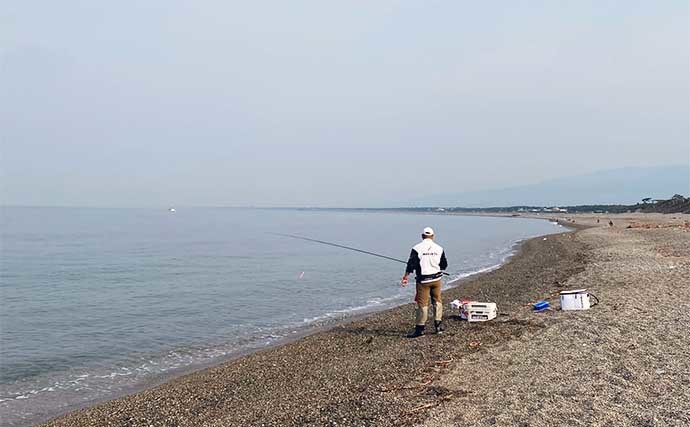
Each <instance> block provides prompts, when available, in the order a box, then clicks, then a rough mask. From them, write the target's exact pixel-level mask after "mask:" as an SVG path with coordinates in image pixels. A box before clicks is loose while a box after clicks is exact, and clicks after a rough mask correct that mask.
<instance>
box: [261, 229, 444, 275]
mask: <svg viewBox="0 0 690 427" xmlns="http://www.w3.org/2000/svg"><path fill="white" fill-rule="evenodd" d="M269 234H273V235H276V236H283V237H290V238H293V239H299V240H306V241H308V242H315V243H321V244H322V245H328V246H335V247H336V248H342V249H348V250H350V251H355V252H360V253H363V254H367V255H373V256H376V257H379V258H384V259H389V260H391V261H396V262H400V263H403V264H407V261H403V260H401V259H398V258H393V257H389V256H386V255H381V254H377V253H375V252H370V251H365V250H364V249H357V248H353V247H350V246H345V245H340V244H338V243H332V242H326V241H324V240H317V239H310V238H309V237H302V236H297V235H294V234H285V233H269ZM441 273H442V274H443V275H444V276H450V274H448V273H446V272H445V271H442V272H441Z"/></svg>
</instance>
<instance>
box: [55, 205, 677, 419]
mask: <svg viewBox="0 0 690 427" xmlns="http://www.w3.org/2000/svg"><path fill="white" fill-rule="evenodd" d="M597 219H599V220H600V221H599V222H597V221H596V220H597ZM609 219H610V220H612V221H613V224H614V225H613V226H609V225H608V221H609ZM558 220H559V221H561V222H562V223H563V224H564V225H569V226H571V227H576V228H577V231H576V232H570V233H563V234H559V235H552V236H548V237H539V238H534V239H531V240H529V241H526V242H524V243H523V245H522V247H521V249H520V251H519V252H518V253H517V254H516V255H515V256H514V257H513V258H512V259H511V260H510V261H509V262H508V263H507V264H506V265H504V266H503V267H501V268H499V269H497V270H494V271H491V272H488V273H485V274H481V275H477V276H473V277H470V278H467V279H464V280H463V281H461V282H460V283H458V284H457V286H456V287H454V288H453V289H450V290H448V291H446V292H444V306H445V307H446V310H447V307H448V303H449V302H450V301H452V300H453V299H456V298H459V299H471V300H478V301H490V302H496V303H497V304H498V307H499V315H498V317H497V318H496V319H495V320H493V321H490V322H478V323H468V322H466V321H462V320H460V319H459V318H457V317H456V316H454V313H451V312H450V311H449V310H447V311H446V314H445V317H446V319H445V323H446V328H447V330H446V332H445V333H444V334H442V335H434V334H432V333H431V332H430V331H429V329H433V328H427V334H426V335H425V336H424V337H421V338H418V339H406V338H404V336H405V334H406V333H407V332H408V331H409V329H410V328H411V326H412V323H413V318H414V305H413V304H412V303H410V304H406V305H403V306H400V307H397V308H394V309H390V310H387V311H383V312H379V313H375V314H372V315H369V316H366V317H362V318H357V319H354V320H351V321H348V322H346V323H341V324H338V325H336V326H334V327H332V328H330V329H327V330H324V331H321V332H318V333H315V334H313V335H310V336H307V337H304V338H301V339H299V340H296V341H294V342H291V343H287V344H285V345H282V346H279V347H275V348H271V349H267V350H264V351H261V352H258V353H254V354H251V355H248V356H245V357H243V358H240V359H237V360H234V361H230V362H227V363H224V364H221V365H218V366H214V367H211V368H208V369H205V370H201V371H198V372H194V373H191V374H188V375H185V376H183V377H179V378H176V379H173V380H171V381H169V382H167V383H165V384H163V385H160V386H157V387H155V388H151V389H148V390H144V391H142V392H139V393H136V394H132V395H129V396H124V397H121V398H118V399H115V400H112V401H108V402H104V403H101V404H98V405H96V406H93V407H90V408H86V409H81V410H77V411H74V412H71V413H69V414H66V415H63V416H61V417H58V418H56V419H53V420H51V421H49V422H48V423H46V424H43V425H45V426H247V425H252V426H254V425H256V426H304V425H313V426H336V425H338V426H368V425H372V426H377V425H381V426H387V425H403V426H413V425H423V426H450V425H462V426H492V425H499V426H514V425H519V426H543V425H564V426H580V425H581V426H619V425H620V426H657V425H658V426H685V425H690V350H688V349H690V280H688V278H689V277H690V230H689V229H688V224H689V221H690V215H656V214H647V215H627V216H625V215H623V216H617V215H613V216H606V217H603V216H594V215H571V216H569V217H567V218H566V217H563V216H561V217H559V218H558ZM579 288H587V289H588V290H590V291H591V292H592V293H594V294H596V296H597V297H598V298H599V300H600V301H601V303H600V304H599V305H597V306H595V307H593V308H592V309H590V310H587V311H578V312H564V311H560V310H558V306H559V304H558V293H559V292H560V291H561V290H567V289H579ZM539 300H546V301H549V302H550V303H551V306H552V307H553V309H552V310H547V311H545V312H540V313H535V312H534V311H533V310H532V304H533V303H534V302H536V301H539Z"/></svg>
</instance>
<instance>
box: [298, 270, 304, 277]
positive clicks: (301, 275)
mask: <svg viewBox="0 0 690 427" xmlns="http://www.w3.org/2000/svg"><path fill="white" fill-rule="evenodd" d="M302 277H304V271H303V272H302V274H300V275H299V278H300V279H301V278H302Z"/></svg>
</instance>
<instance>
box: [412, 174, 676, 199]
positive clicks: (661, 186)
mask: <svg viewBox="0 0 690 427" xmlns="http://www.w3.org/2000/svg"><path fill="white" fill-rule="evenodd" d="M674 194H683V195H686V196H687V195H689V194H690V165H678V166H660V167H626V168H622V169H613V170H606V171H601V172H595V173H591V174H587V175H580V176H572V177H565V178H557V179H553V180H550V181H544V182H541V183H538V184H532V185H521V186H517V187H509V188H502V189H496V190H487V191H471V192H463V193H446V194H438V195H435V196H433V197H429V198H427V199H423V200H416V201H414V203H413V205H414V206H457V207H467V208H475V207H492V206H518V205H530V206H565V205H570V206H572V205H583V204H634V203H636V202H639V201H640V200H642V199H643V198H646V197H651V198H653V199H669V198H671V197H672V196H673V195H674Z"/></svg>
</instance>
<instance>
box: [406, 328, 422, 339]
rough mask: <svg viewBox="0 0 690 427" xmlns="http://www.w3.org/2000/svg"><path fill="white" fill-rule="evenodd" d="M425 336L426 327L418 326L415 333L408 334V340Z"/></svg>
mask: <svg viewBox="0 0 690 427" xmlns="http://www.w3.org/2000/svg"><path fill="white" fill-rule="evenodd" d="M422 335H424V325H421V326H420V325H416V326H415V327H414V331H413V332H410V333H409V334H407V338H417V337H421V336H422Z"/></svg>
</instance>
